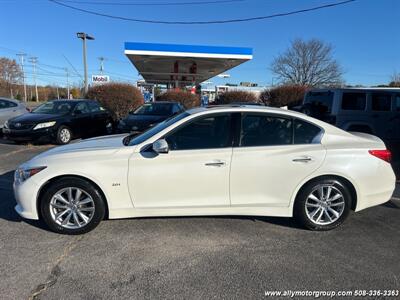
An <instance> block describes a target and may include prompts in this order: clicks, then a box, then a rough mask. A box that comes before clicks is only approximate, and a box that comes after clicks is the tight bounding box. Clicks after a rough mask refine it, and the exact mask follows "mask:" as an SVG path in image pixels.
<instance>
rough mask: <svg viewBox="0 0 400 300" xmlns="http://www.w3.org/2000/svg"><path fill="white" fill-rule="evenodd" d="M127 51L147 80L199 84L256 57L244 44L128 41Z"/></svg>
mask: <svg viewBox="0 0 400 300" xmlns="http://www.w3.org/2000/svg"><path fill="white" fill-rule="evenodd" d="M125 55H126V56H127V57H128V59H129V60H130V61H131V62H132V64H133V65H134V66H135V67H136V69H137V70H138V72H139V73H140V74H141V75H142V76H143V78H144V79H145V80H146V82H147V83H174V84H175V83H178V84H179V85H180V86H184V85H189V84H199V83H201V82H203V81H206V80H207V79H209V78H212V77H214V76H216V75H218V74H221V73H223V72H225V71H227V70H229V69H231V68H233V67H236V66H238V65H240V64H241V63H243V62H246V61H248V60H250V59H252V58H253V50H252V49H251V48H243V47H225V46H222V47H218V46H200V45H177V44H153V43H136V42H127V43H125Z"/></svg>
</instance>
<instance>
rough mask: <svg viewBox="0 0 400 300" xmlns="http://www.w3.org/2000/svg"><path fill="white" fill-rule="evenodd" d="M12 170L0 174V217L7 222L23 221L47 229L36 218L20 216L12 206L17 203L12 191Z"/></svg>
mask: <svg viewBox="0 0 400 300" xmlns="http://www.w3.org/2000/svg"><path fill="white" fill-rule="evenodd" d="M13 180H14V171H9V172H6V173H4V174H0V219H3V220H6V221H9V222H25V223H27V224H29V225H32V226H35V227H37V228H40V229H44V230H46V231H48V229H47V228H46V227H45V226H44V224H43V223H42V222H40V221H36V220H27V219H23V218H21V217H20V216H19V215H18V214H17V212H16V211H15V209H14V207H15V205H17V202H16V201H15V197H14V192H13V187H12V185H13Z"/></svg>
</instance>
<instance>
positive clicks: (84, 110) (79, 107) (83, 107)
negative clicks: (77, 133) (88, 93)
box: [75, 102, 90, 114]
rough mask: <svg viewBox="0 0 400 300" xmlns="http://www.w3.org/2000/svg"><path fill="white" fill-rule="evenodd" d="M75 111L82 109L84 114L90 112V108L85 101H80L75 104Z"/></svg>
mask: <svg viewBox="0 0 400 300" xmlns="http://www.w3.org/2000/svg"><path fill="white" fill-rule="evenodd" d="M75 111H80V112H81V113H82V114H87V113H89V112H90V111H89V108H88V106H87V105H86V103H85V102H80V103H78V104H77V105H76V106H75Z"/></svg>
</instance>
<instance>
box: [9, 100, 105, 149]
mask: <svg viewBox="0 0 400 300" xmlns="http://www.w3.org/2000/svg"><path fill="white" fill-rule="evenodd" d="M112 128H113V121H112V117H111V115H110V113H109V112H108V111H107V110H105V109H104V108H103V107H101V106H100V104H99V103H98V102H97V101H94V100H80V99H78V100H52V101H48V102H46V103H44V104H42V105H40V106H38V107H37V108H35V109H34V110H32V112H30V113H26V114H23V115H21V116H18V117H15V118H12V119H10V120H8V121H7V122H6V123H5V124H4V128H3V133H4V136H5V137H6V138H7V139H9V140H13V141H15V142H24V141H48V142H55V143H57V144H61V145H63V144H68V143H69V142H70V141H71V140H72V139H73V138H78V137H79V138H81V137H82V138H84V137H91V136H96V135H102V134H107V133H112Z"/></svg>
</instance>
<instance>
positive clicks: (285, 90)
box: [260, 85, 308, 107]
mask: <svg viewBox="0 0 400 300" xmlns="http://www.w3.org/2000/svg"><path fill="white" fill-rule="evenodd" d="M307 89H308V88H307V87H306V86H304V85H282V86H278V87H274V88H272V89H270V90H265V91H264V92H262V93H261V95H260V101H261V102H263V103H264V104H265V105H268V106H274V107H282V106H288V107H293V106H296V105H300V104H301V103H302V101H303V98H304V95H305V93H306V92H307Z"/></svg>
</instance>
